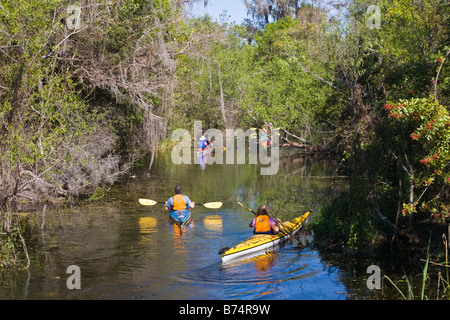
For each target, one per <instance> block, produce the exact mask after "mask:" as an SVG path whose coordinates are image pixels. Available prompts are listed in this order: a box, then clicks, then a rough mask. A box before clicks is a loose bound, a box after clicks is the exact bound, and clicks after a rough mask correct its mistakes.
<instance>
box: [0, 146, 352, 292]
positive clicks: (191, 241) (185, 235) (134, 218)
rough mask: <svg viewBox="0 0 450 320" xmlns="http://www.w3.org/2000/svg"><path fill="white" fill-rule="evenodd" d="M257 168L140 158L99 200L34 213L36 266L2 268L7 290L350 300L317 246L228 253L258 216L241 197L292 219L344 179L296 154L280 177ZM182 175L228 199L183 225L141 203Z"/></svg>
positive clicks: (200, 191) (195, 191) (30, 218)
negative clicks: (149, 162)
mask: <svg viewBox="0 0 450 320" xmlns="http://www.w3.org/2000/svg"><path fill="white" fill-rule="evenodd" d="M259 169H260V168H259V166H258V165H217V164H212V165H208V166H206V167H204V166H202V167H201V166H200V165H194V164H192V165H178V166H175V165H173V164H172V163H171V161H170V157H169V156H168V155H160V156H159V157H158V159H157V160H156V163H155V165H154V166H153V168H152V169H151V171H150V172H148V171H147V170H146V165H143V166H142V167H137V168H136V169H135V172H133V176H132V177H131V178H130V179H129V181H127V182H123V183H121V184H119V185H116V186H114V187H113V188H112V189H111V191H110V193H108V195H107V196H105V197H104V198H102V199H101V200H99V201H96V202H93V203H89V204H84V205H81V206H80V207H77V208H70V209H53V210H51V209H46V210H45V211H42V212H41V211H39V212H37V213H32V214H29V215H27V216H26V218H25V219H27V223H28V225H30V226H31V227H29V228H28V229H27V232H26V234H27V238H28V239H27V243H28V250H29V253H30V257H31V267H30V270H29V272H26V271H3V272H0V299H177V300H178V299H205V300H208V299H225V300H228V299H269V300H278V299H283V300H290V299H347V298H348V297H349V295H351V292H352V290H353V289H350V288H349V286H348V281H347V280H345V279H348V277H347V275H346V274H345V273H344V272H343V271H342V270H340V269H339V268H338V267H335V266H332V265H329V264H328V263H327V262H325V261H324V260H323V259H322V258H321V255H320V254H319V252H317V251H315V250H312V249H311V247H310V246H306V247H303V248H300V247H298V246H297V245H296V244H295V243H288V244H287V245H285V246H283V247H281V248H278V249H277V250H274V251H273V252H268V253H266V254H265V255H262V256H258V257H253V258H249V259H246V260H239V261H237V262H231V263H228V264H223V263H222V262H221V258H220V255H219V254H218V251H219V249H221V248H223V247H231V246H233V245H235V244H237V243H239V242H240V241H242V240H244V239H245V238H247V237H248V236H250V235H251V229H250V228H249V227H248V223H249V222H250V220H251V219H252V218H253V215H252V214H251V213H250V212H248V211H246V210H245V209H242V208H241V207H239V206H238V205H237V204H236V201H241V202H244V203H245V204H247V205H249V206H251V207H252V208H253V209H256V207H257V206H258V205H259V204H262V203H268V204H269V205H271V206H272V213H273V214H274V215H277V216H278V217H280V218H281V219H283V220H285V219H291V218H294V217H296V216H298V215H301V214H302V213H303V212H305V211H306V210H307V209H312V210H313V212H314V211H317V210H318V209H319V208H320V206H321V205H323V203H324V202H325V201H327V199H329V198H330V197H332V196H333V194H334V193H335V192H338V191H339V190H340V189H342V188H343V187H344V185H345V179H343V178H341V177H337V176H336V175H335V173H334V172H335V170H334V169H335V168H334V166H333V165H332V164H330V163H329V162H326V161H313V160H308V159H307V158H305V157H301V156H298V155H289V154H285V153H283V154H282V158H281V164H280V170H279V172H278V174H277V175H275V176H261V175H260V170H259ZM176 184H181V185H182V186H183V191H184V193H185V194H187V195H188V196H189V197H190V198H191V200H193V201H195V202H197V203H204V202H210V201H222V202H223V203H224V205H223V207H222V208H220V209H215V210H211V209H206V208H204V207H203V206H197V207H196V208H195V209H194V210H193V212H192V222H191V223H190V224H189V225H188V226H187V228H185V229H184V230H182V231H181V230H179V229H178V228H177V227H176V226H174V225H173V224H171V223H170V220H169V218H168V215H167V214H166V213H165V212H164V210H163V208H162V205H156V206H154V207H144V206H141V205H139V203H138V201H137V200H138V199H139V198H148V199H153V200H156V201H165V200H167V198H169V197H170V196H171V195H172V193H173V187H174V186H175V185H176ZM311 219H314V216H313V217H312V218H311ZM311 239H312V238H311V236H308V237H305V238H303V242H304V243H305V244H307V243H308V240H309V241H310V240H311ZM70 265H76V266H79V267H80V270H81V289H80V290H69V289H68V288H67V285H66V280H67V279H68V277H69V276H70V274H67V273H66V271H67V268H68V266H70ZM344 283H347V284H346V285H344Z"/></svg>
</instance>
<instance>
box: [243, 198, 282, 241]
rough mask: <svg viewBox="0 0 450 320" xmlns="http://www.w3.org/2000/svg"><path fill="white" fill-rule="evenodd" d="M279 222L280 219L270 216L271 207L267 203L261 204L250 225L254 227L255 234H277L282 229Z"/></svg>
mask: <svg viewBox="0 0 450 320" xmlns="http://www.w3.org/2000/svg"><path fill="white" fill-rule="evenodd" d="M278 223H279V222H278V221H275V220H274V219H272V218H270V217H269V208H267V206H266V205H261V206H259V208H258V211H257V212H256V217H255V218H254V219H253V220H252V221H251V222H250V224H249V227H250V228H254V230H253V234H277V233H278V232H279V231H280V227H279V226H278Z"/></svg>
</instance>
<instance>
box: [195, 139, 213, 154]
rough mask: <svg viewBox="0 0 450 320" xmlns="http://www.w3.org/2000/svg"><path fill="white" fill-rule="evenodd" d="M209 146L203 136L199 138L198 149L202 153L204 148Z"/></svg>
mask: <svg viewBox="0 0 450 320" xmlns="http://www.w3.org/2000/svg"><path fill="white" fill-rule="evenodd" d="M210 144H211V142H209V141H208V140H207V139H206V138H205V136H201V137H200V141H199V142H198V148H199V149H202V151H205V149H206V147H208V146H209V145H210Z"/></svg>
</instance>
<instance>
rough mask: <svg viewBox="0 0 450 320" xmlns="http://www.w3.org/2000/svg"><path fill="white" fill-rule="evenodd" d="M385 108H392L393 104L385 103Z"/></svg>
mask: <svg viewBox="0 0 450 320" xmlns="http://www.w3.org/2000/svg"><path fill="white" fill-rule="evenodd" d="M384 108H385V109H386V110H388V111H389V110H391V109H392V106H391V105H390V104H389V103H386V104H385V105H384Z"/></svg>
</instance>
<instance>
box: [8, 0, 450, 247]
mask: <svg viewBox="0 0 450 320" xmlns="http://www.w3.org/2000/svg"><path fill="white" fill-rule="evenodd" d="M193 2H196V1H175V0H158V1H145V0H123V1H107V0H96V1H80V2H79V3H78V4H76V5H73V4H72V3H71V2H69V1H65V0H46V1H40V0H39V1H38V0H27V1H25V0H19V1H12V0H2V1H1V2H0V29H1V30H0V31H1V32H0V42H1V43H0V103H1V110H0V132H1V135H2V139H1V140H0V169H1V176H0V193H1V196H0V205H1V206H2V208H8V207H10V206H11V205H13V203H14V201H16V200H18V199H28V200H32V201H41V200H43V199H47V198H58V197H63V198H65V199H67V198H74V197H75V198H77V197H83V196H90V195H92V194H94V193H96V194H98V192H99V190H103V189H104V188H105V187H106V186H108V185H109V184H112V183H114V181H116V180H117V179H118V178H119V177H120V175H121V174H122V173H124V172H126V171H127V169H128V168H129V166H130V165H131V164H132V163H133V162H134V161H135V160H136V159H138V158H139V157H141V156H142V155H143V154H146V153H151V154H154V153H155V150H156V148H157V145H158V143H159V142H160V141H161V140H163V139H165V138H167V137H169V136H170V132H171V131H172V130H174V129H177V128H185V129H188V130H191V129H192V123H193V122H194V121H196V120H202V121H203V127H204V128H219V129H225V128H237V127H241V128H248V127H263V126H264V125H266V124H267V123H269V122H272V123H273V124H274V126H275V127H279V128H282V129H283V132H284V133H285V134H283V137H282V138H283V139H284V140H285V142H288V143H291V145H292V141H293V140H297V141H300V142H301V144H299V145H300V146H305V145H307V146H308V147H309V149H310V150H314V151H316V152H326V154H333V155H335V156H336V157H338V158H339V159H340V160H341V161H342V169H343V171H344V172H345V173H346V174H347V175H349V176H350V177H351V184H350V189H349V192H348V193H346V194H345V195H343V199H340V200H339V199H338V200H337V201H340V204H341V205H340V206H339V208H340V210H341V211H339V210H338V212H333V214H331V213H330V215H331V216H327V214H326V213H325V214H324V215H323V217H324V218H323V219H325V220H326V221H322V226H329V224H330V223H332V222H336V223H335V225H336V226H337V225H340V223H338V220H340V221H345V225H346V227H345V228H342V229H341V230H340V231H339V232H335V233H333V234H332V237H334V238H336V239H338V240H339V241H342V242H344V243H347V244H350V245H356V244H357V243H359V242H367V241H371V237H373V236H374V235H376V234H377V232H378V231H379V230H386V229H385V228H387V230H390V231H391V232H399V233H401V234H403V235H405V236H406V237H410V236H412V235H413V234H414V228H413V223H414V217H420V215H422V216H423V215H424V214H429V213H434V214H437V213H439V214H442V217H443V216H444V215H445V214H447V213H448V210H449V208H448V198H449V184H450V181H449V180H450V173H449V172H450V168H449V165H448V162H449V144H448V143H449V142H448V141H449V138H450V136H449V124H448V123H449V116H448V108H449V103H450V100H449V99H450V98H449V94H450V66H449V58H450V57H449V52H450V34H449V30H450V28H449V24H450V18H449V3H448V1H445V0H422V1H412V0H394V1H392V0H382V1H379V2H378V3H377V6H378V7H377V10H378V11H376V12H378V15H375V16H373V13H372V11H369V6H370V5H372V1H368V0H347V1H341V2H338V1H335V2H326V1H268V0H267V1H265V0H264V1H263V0H258V1H256V0H252V1H247V0H245V5H246V6H247V9H248V11H249V16H248V19H247V21H246V23H245V24H243V25H235V24H233V23H231V24H230V23H228V22H217V21H213V20H212V19H211V18H210V17H208V16H205V17H189V16H187V15H186V12H185V10H184V9H185V8H186V6H189V5H191V4H192V3H193ZM202 2H203V1H202ZM204 2H205V3H207V1H204ZM368 19H379V20H380V21H378V22H379V28H378V27H377V28H373V26H372V25H368V24H367V23H366V22H367V21H368ZM361 199H367V201H361ZM399 216H401V217H403V216H404V218H403V220H402V218H400V219H398V217H399ZM374 221H378V222H379V221H381V222H382V225H383V227H377V224H376V223H373V222H374ZM318 229H320V227H319V228H318ZM321 230H322V231H324V230H325V231H324V232H322V233H323V234H326V233H327V232H328V234H327V235H328V236H330V235H331V234H330V228H328V229H327V228H322V229H321Z"/></svg>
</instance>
